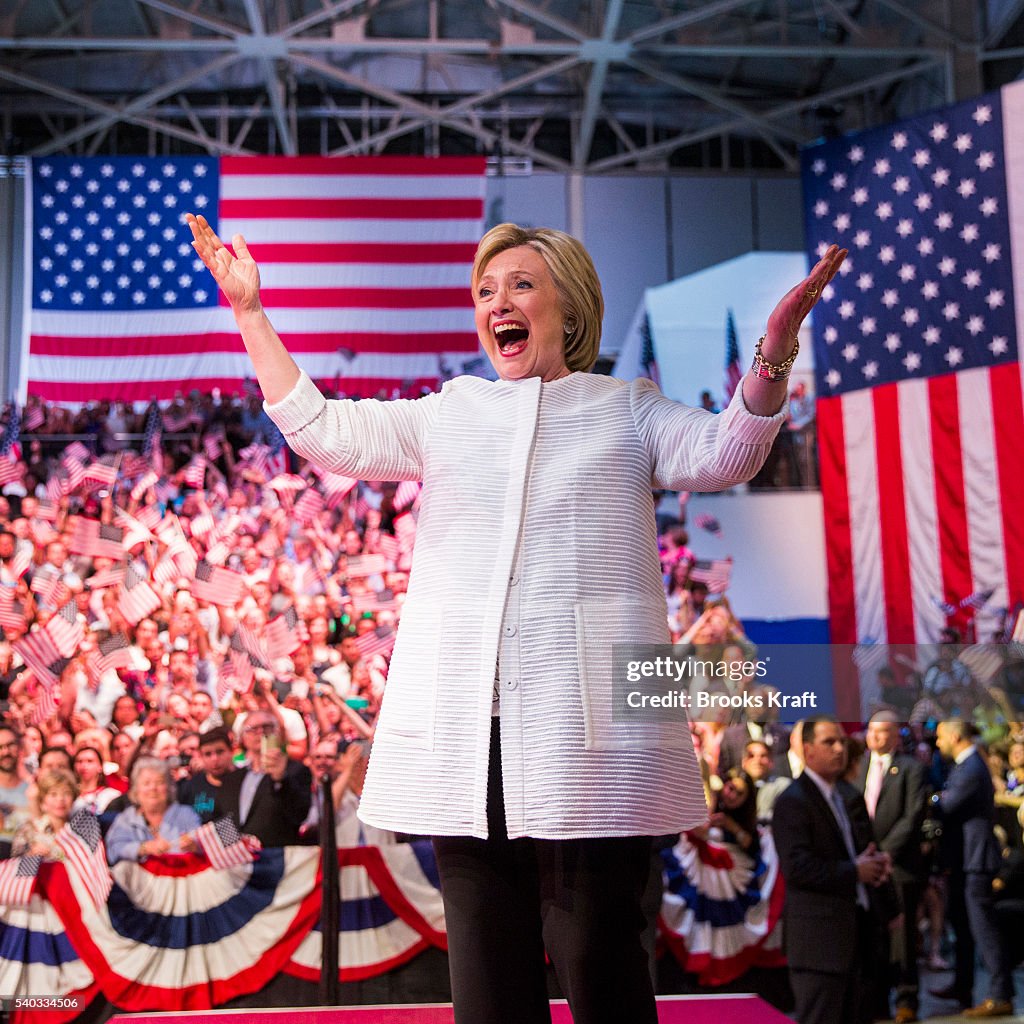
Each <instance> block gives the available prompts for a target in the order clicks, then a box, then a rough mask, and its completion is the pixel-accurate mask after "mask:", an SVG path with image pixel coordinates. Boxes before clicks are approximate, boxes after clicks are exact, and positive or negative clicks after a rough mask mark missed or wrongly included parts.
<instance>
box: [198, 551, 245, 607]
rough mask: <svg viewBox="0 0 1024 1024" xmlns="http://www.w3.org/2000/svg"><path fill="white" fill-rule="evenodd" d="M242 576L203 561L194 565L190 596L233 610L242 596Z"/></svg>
mask: <svg viewBox="0 0 1024 1024" xmlns="http://www.w3.org/2000/svg"><path fill="white" fill-rule="evenodd" d="M243 584H244V580H243V579H242V574H241V573H238V572H235V571H234V570H233V569H224V568H222V567H221V566H219V565H211V564H210V563H209V562H208V561H206V560H205V559H204V560H203V561H201V562H199V563H198V564H197V565H196V576H195V579H194V580H193V581H192V594H193V596H194V597H195V598H196V599H197V600H199V601H209V602H210V604H218V605H221V606H222V607H224V608H234V606H235V605H236V604H237V603H238V601H239V600H240V599H241V596H242V587H243Z"/></svg>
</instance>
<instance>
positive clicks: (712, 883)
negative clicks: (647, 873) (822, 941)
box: [658, 829, 785, 985]
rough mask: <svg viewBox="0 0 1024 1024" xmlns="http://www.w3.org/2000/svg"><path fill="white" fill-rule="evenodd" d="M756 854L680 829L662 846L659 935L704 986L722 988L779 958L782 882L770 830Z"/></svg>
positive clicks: (776, 962)
mask: <svg viewBox="0 0 1024 1024" xmlns="http://www.w3.org/2000/svg"><path fill="white" fill-rule="evenodd" d="M758 835H759V839H760V852H759V854H758V855H757V856H750V855H749V854H747V853H745V852H744V851H743V850H741V849H740V848H739V847H737V846H735V845H734V844H732V843H728V844H726V843H723V842H718V841H716V840H713V839H708V840H704V839H700V838H698V837H697V836H695V835H693V834H692V833H683V835H681V836H680V837H679V842H678V843H677V844H676V845H675V846H673V847H672V848H671V849H668V850H663V851H662V854H661V856H662V869H663V872H664V876H665V892H664V896H663V897H662V902H661V916H660V918H659V921H658V926H659V927H658V930H659V934H660V936H661V938H662V940H663V941H664V943H665V945H666V946H667V947H668V948H669V950H670V951H671V952H672V954H673V955H674V956H675V957H676V959H677V960H678V961H679V963H680V964H681V965H682V967H683V968H684V969H685V970H687V971H691V972H693V973H694V974H696V975H697V980H698V981H699V982H700V983H701V984H704V985H724V984H727V983H728V982H730V981H733V980H734V979H736V978H738V977H739V976H740V975H741V974H743V973H744V972H745V971H746V970H748V969H749V968H751V967H779V966H781V965H782V964H784V963H785V960H784V959H783V955H782V950H781V945H782V937H781V931H782V929H781V927H776V926H777V925H778V922H779V918H780V916H781V914H782V904H783V884H782V878H781V876H780V874H779V858H778V854H777V852H776V850H775V844H774V842H773V841H772V835H771V831H770V830H767V829H760V830H759V832H758Z"/></svg>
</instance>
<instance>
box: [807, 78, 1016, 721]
mask: <svg viewBox="0 0 1024 1024" xmlns="http://www.w3.org/2000/svg"><path fill="white" fill-rule="evenodd" d="M1022 121H1024V83H1015V84H1013V85H1010V86H1008V87H1006V88H1005V89H1003V90H1002V91H1001V92H1000V93H997V94H992V95H988V96H983V97H981V98H980V99H976V100H972V101H970V102H967V103H961V104H958V105H956V106H952V107H946V108H943V109H941V110H938V111H935V112H934V113H931V114H925V115H922V116H920V117H915V118H912V119H910V120H907V121H902V122H899V123H897V124H894V125H891V126H889V127H886V128H879V129H873V130H871V131H866V132H861V133H859V134H856V135H852V136H847V137H845V138H843V139H835V140H832V141H829V142H827V143H824V144H822V145H820V146H815V147H813V148H811V149H809V150H808V151H806V152H805V154H804V167H803V177H804V191H805V201H806V204H807V205H806V220H807V235H808V242H809V244H810V245H811V247H812V248H813V249H814V250H815V251H816V252H820V251H823V247H824V246H826V245H827V244H828V243H829V242H833V241H834V242H839V243H841V244H842V245H844V246H847V247H848V248H849V249H850V257H849V259H848V260H847V262H846V264H845V265H844V267H843V268H842V273H841V274H840V275H839V276H837V278H836V279H835V280H834V281H833V283H832V286H830V288H828V289H826V292H825V294H824V295H823V296H822V301H821V302H820V303H819V305H818V307H817V308H816V309H815V318H814V339H815V366H816V372H817V375H818V381H817V386H818V395H819V400H818V411H817V418H818V431H819V443H820V449H821V479H822V492H823V498H824V507H825V529H826V547H827V551H828V573H829V605H830V616H831V623H832V640H833V641H834V642H835V643H842V644H853V643H855V642H856V641H857V640H858V639H860V638H861V637H864V636H873V637H875V638H877V640H878V642H879V643H883V644H884V643H889V644H892V643H927V642H930V641H934V640H935V639H936V638H937V637H938V634H939V631H940V629H942V628H943V627H944V626H946V625H947V624H949V625H956V626H958V627H959V628H961V629H963V628H965V626H966V625H967V623H968V620H969V618H970V614H969V610H968V609H965V608H963V607H962V606H961V605H960V600H961V598H962V597H963V595H965V594H975V593H977V592H979V591H983V590H988V589H989V588H992V587H994V588H995V592H994V599H993V606H994V607H1004V608H1005V607H1012V606H1013V605H1014V603H1015V602H1017V601H1021V600H1022V599H1024V475H1022V474H1021V473H1020V439H1021V437H1024V403H1022V395H1021V367H1020V362H1019V344H1020V322H1019V319H1018V316H1017V313H1016V309H1015V306H1016V301H1019V297H1017V299H1015V289H1014V275H1013V266H1012V265H1013V263H1014V262H1015V261H1018V260H1020V259H1021V258H1024V247H1022V234H1021V232H1022V228H1024V140H1022V133H1021V132H1020V131H1019V127H1020V124H1021V123H1022ZM1013 125H1017V128H1012V127H1011V126H1013ZM991 614H992V613H991V612H988V611H986V610H984V609H982V610H979V612H978V615H977V618H978V620H979V621H978V629H979V633H980V634H984V633H988V632H991V629H990V627H991V628H994V627H995V622H994V620H993V619H991V618H990V616H991ZM837 692H838V691H837ZM840 697H841V706H840V708H839V709H838V711H837V714H839V715H840V717H846V718H856V717H859V716H860V711H861V709H860V707H859V695H858V694H857V693H855V692H854V693H848V694H845V695H843V694H840ZM843 700H846V703H845V704H843V703H842V701H843Z"/></svg>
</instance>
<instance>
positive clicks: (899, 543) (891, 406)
mask: <svg viewBox="0 0 1024 1024" xmlns="http://www.w3.org/2000/svg"><path fill="white" fill-rule="evenodd" d="M871 398H872V403H873V405H874V412H875V460H876V464H877V467H878V509H879V515H880V517H881V520H882V522H881V541H882V585H883V588H884V591H885V629H886V637H887V639H888V641H889V643H891V644H893V643H913V642H914V601H913V591H912V588H911V585H910V541H909V538H908V534H907V504H906V495H905V493H904V489H903V451H902V449H901V448H900V443H899V439H900V410H899V387H898V385H896V384H883V385H882V386H881V387H877V388H875V389H874V391H873V392H872V393H871Z"/></svg>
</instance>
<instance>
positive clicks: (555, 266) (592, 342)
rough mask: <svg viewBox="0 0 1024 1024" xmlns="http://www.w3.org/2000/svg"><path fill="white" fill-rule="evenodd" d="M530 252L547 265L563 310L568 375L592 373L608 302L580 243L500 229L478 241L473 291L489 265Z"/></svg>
mask: <svg viewBox="0 0 1024 1024" xmlns="http://www.w3.org/2000/svg"><path fill="white" fill-rule="evenodd" d="M521 245H525V246H528V247H529V248H531V249H533V250H534V252H536V253H538V254H539V255H540V256H541V258H542V259H543V260H544V263H545V264H546V265H547V268H548V272H549V273H550V274H551V280H552V281H553V282H554V285H555V290H556V291H557V292H558V299H559V302H560V303H561V306H562V316H563V318H564V321H565V324H566V326H567V327H570V328H571V329H570V330H569V331H567V332H566V335H565V348H564V351H565V365H566V366H567V367H568V368H569V369H570V370H583V371H584V372H587V371H589V370H591V369H593V366H594V363H596V362H597V353H598V350H599V349H600V347H601V321H602V319H603V318H604V296H603V295H602V293H601V282H600V280H599V279H598V276H597V271H596V270H595V269H594V262H593V260H591V258H590V254H589V253H588V252H587V250H586V249H584V248H583V245H582V243H581V242H579V241H578V240H577V239H575V238H573V237H572V235H567V234H566V233H565V232H564V231H558V230H556V229H555V228H522V227H519V225H518V224H499V225H498V226H497V227H493V228H491V230H490V231H488V232H487V234H486V235H484V237H483V238H481V239H480V244H479V245H478V246H477V249H476V256H475V257H474V259H473V277H472V287H473V292H474V294H475V293H476V283H477V281H478V280H479V279H480V276H481V275H482V274H483V272H484V270H485V269H486V267H487V264H488V263H490V262H491V260H493V259H494V257H495V256H497V255H498V253H501V252H504V251H505V250H506V249H516V248H518V247H519V246H521Z"/></svg>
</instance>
